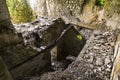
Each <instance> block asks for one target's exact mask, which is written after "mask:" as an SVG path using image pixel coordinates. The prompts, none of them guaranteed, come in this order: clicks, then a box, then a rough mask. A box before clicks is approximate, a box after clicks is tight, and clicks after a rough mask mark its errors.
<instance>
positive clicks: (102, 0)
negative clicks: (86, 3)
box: [96, 0, 105, 6]
mask: <svg viewBox="0 0 120 80" xmlns="http://www.w3.org/2000/svg"><path fill="white" fill-rule="evenodd" d="M104 4H105V0H96V5H99V6H104Z"/></svg>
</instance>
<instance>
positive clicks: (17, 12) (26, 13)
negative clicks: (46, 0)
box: [7, 0, 33, 23]
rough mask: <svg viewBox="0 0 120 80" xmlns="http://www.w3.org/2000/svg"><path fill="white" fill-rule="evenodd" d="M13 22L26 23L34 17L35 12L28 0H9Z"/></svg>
mask: <svg viewBox="0 0 120 80" xmlns="http://www.w3.org/2000/svg"><path fill="white" fill-rule="evenodd" d="M7 5H8V9H9V12H10V16H11V19H12V22H13V23H25V22H29V21H31V20H32V19H33V12H32V9H31V7H30V6H29V4H28V2H27V1H26V0H7Z"/></svg>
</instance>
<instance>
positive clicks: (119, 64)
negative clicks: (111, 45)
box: [110, 35, 120, 80]
mask: <svg viewBox="0 0 120 80" xmlns="http://www.w3.org/2000/svg"><path fill="white" fill-rule="evenodd" d="M113 62H114V63H113V68H112V72H111V77H110V80H120V79H119V76H120V35H119V36H118V38H117V41H116V46H115V50H114V61H113Z"/></svg>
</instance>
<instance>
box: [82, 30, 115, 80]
mask: <svg viewBox="0 0 120 80" xmlns="http://www.w3.org/2000/svg"><path fill="white" fill-rule="evenodd" d="M91 38H92V39H91V40H90V42H89V43H88V44H87V47H86V49H85V51H84V53H82V54H83V59H84V60H85V61H87V62H89V63H90V66H91V68H92V70H93V71H94V73H96V74H97V76H99V77H100V78H101V79H103V80H109V79H110V73H111V69H112V64H113V60H114V46H115V41H116V36H115V34H114V31H110V32H109V31H107V32H103V31H95V32H94V34H93V36H92V37H91Z"/></svg>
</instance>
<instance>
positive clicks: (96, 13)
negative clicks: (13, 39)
mask: <svg viewBox="0 0 120 80" xmlns="http://www.w3.org/2000/svg"><path fill="white" fill-rule="evenodd" d="M36 1H37V3H36V4H34V6H35V8H34V10H36V13H37V15H38V16H53V17H56V16H59V17H62V18H63V19H64V20H65V21H66V22H68V23H73V24H77V25H79V26H83V27H90V28H92V29H98V28H101V29H103V30H104V29H106V30H109V29H116V28H120V23H119V22H120V20H119V18H120V15H119V13H120V9H119V7H120V1H119V0H111V1H105V5H104V6H98V5H96V0H42V1H41V0H36ZM38 3H39V4H38ZM38 11H39V12H38Z"/></svg>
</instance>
